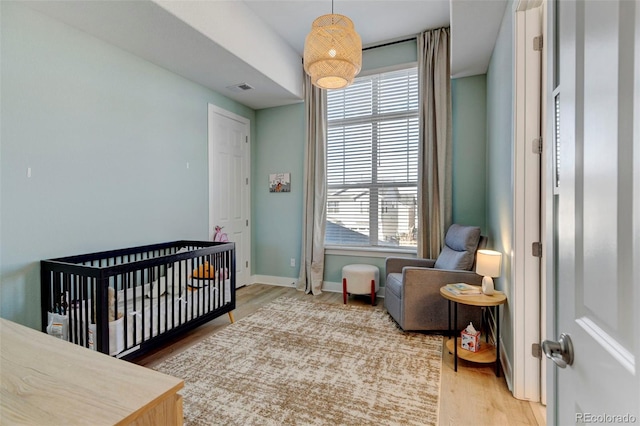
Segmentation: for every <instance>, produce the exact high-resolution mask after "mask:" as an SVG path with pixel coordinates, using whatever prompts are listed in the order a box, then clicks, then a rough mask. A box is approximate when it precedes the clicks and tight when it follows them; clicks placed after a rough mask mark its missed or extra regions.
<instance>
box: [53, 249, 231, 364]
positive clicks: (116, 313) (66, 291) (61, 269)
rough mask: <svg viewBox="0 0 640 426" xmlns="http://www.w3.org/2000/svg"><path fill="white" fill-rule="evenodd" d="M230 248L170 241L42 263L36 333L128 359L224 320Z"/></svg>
mask: <svg viewBox="0 0 640 426" xmlns="http://www.w3.org/2000/svg"><path fill="white" fill-rule="evenodd" d="M235 270H236V269H235V244H234V243H229V242H225V243H220V242H209V241H174V242H169V243H162V244H153V245H147V246H141V247H133V248H126V249H120V250H113V251H105V252H99V253H91V254H85V255H79V256H70V257H63V258H57V259H49V260H43V261H41V307H42V331H44V332H46V333H49V334H51V335H54V336H56V337H59V338H61V339H63V340H67V341H69V342H72V343H75V344H78V345H81V346H85V347H87V348H90V349H93V350H97V351H99V352H102V353H105V354H109V355H112V356H115V357H117V358H122V359H133V358H135V357H137V356H140V355H142V354H143V353H145V352H148V351H150V350H152V349H154V348H157V347H158V346H161V345H163V344H165V343H166V342H167V341H168V340H169V339H172V338H175V337H176V336H177V335H179V334H181V333H184V332H186V331H188V330H191V329H193V328H195V327H198V326H200V325H202V324H204V323H206V322H208V321H211V320H212V319H214V318H217V317H219V316H221V315H223V314H225V313H228V314H229V318H230V319H231V321H233V316H232V311H233V310H234V309H235V305H236V297H235V286H236V275H235Z"/></svg>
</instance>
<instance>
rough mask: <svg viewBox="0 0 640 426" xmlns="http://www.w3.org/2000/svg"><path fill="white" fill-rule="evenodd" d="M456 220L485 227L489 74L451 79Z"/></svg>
mask: <svg viewBox="0 0 640 426" xmlns="http://www.w3.org/2000/svg"><path fill="white" fill-rule="evenodd" d="M451 105H452V123H453V137H452V144H453V150H452V151H453V185H452V192H453V200H452V203H453V205H452V214H453V223H460V224H463V225H475V226H480V227H481V228H482V230H483V232H485V229H486V173H487V169H486V164H487V163H486V147H487V139H486V138H487V131H486V129H487V125H486V123H487V78H486V75H485V74H483V75H477V76H473V77H465V78H457V79H454V80H451Z"/></svg>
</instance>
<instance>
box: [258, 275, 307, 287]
mask: <svg viewBox="0 0 640 426" xmlns="http://www.w3.org/2000/svg"><path fill="white" fill-rule="evenodd" d="M296 281H298V279H297V278H291V277H275V276H273V275H252V276H251V284H267V285H275V286H279V287H295V286H296Z"/></svg>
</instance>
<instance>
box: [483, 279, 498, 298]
mask: <svg viewBox="0 0 640 426" xmlns="http://www.w3.org/2000/svg"><path fill="white" fill-rule="evenodd" d="M482 292H483V293H484V294H486V295H487V296H491V295H492V294H493V293H495V288H494V286H493V278H491V277H483V278H482Z"/></svg>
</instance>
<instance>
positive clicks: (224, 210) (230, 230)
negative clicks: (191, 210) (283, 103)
mask: <svg viewBox="0 0 640 426" xmlns="http://www.w3.org/2000/svg"><path fill="white" fill-rule="evenodd" d="M249 129H250V122H249V120H248V119H246V118H244V117H240V116H237V115H235V114H233V113H231V112H229V111H226V110H223V109H221V108H218V107H216V106H214V105H209V238H210V239H211V240H213V236H214V232H215V227H216V226H221V227H222V232H224V233H226V234H227V236H228V238H229V241H232V242H234V243H235V244H236V287H242V286H243V285H246V284H248V283H249V278H250V275H251V274H250V269H249V265H250V256H251V246H250V245H251V228H250V223H249V215H250V205H249V203H250V186H249V174H250V165H251V160H250V153H251V150H250V144H249Z"/></svg>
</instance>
